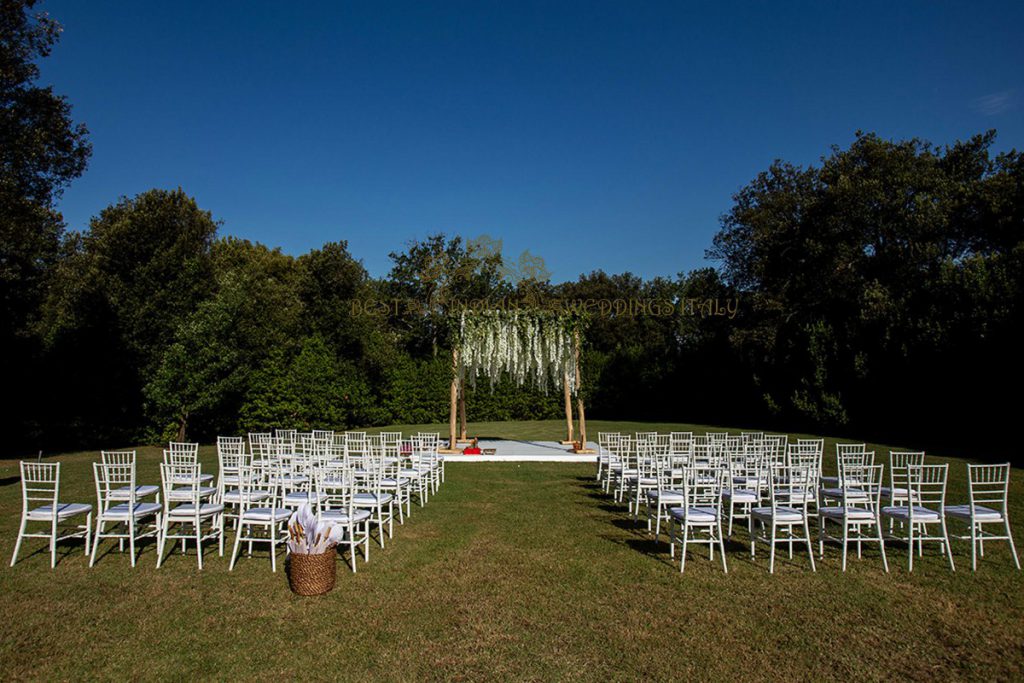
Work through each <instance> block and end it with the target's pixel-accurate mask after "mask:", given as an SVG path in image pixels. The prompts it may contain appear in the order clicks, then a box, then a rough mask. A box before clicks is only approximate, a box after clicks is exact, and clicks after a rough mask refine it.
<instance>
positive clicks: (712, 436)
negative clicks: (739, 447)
mask: <svg viewBox="0 0 1024 683" xmlns="http://www.w3.org/2000/svg"><path fill="white" fill-rule="evenodd" d="M706 436H707V439H708V443H712V444H714V443H725V440H726V439H727V438H729V432H708V433H707V434H706Z"/></svg>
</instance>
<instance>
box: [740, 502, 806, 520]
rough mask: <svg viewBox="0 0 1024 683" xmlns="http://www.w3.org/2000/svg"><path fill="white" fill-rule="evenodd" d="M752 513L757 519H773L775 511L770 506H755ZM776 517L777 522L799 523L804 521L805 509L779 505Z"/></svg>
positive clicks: (776, 509)
mask: <svg viewBox="0 0 1024 683" xmlns="http://www.w3.org/2000/svg"><path fill="white" fill-rule="evenodd" d="M751 514H752V515H754V517H756V518H757V519H762V520H766V521H771V520H772V518H773V511H772V508H770V507H763V508H754V509H753V510H751ZM774 519H775V521H776V522H784V523H790V522H795V523H799V522H802V521H804V511H803V510H798V509H796V508H791V507H785V506H779V507H777V508H775V510H774Z"/></svg>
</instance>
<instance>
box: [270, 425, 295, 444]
mask: <svg viewBox="0 0 1024 683" xmlns="http://www.w3.org/2000/svg"><path fill="white" fill-rule="evenodd" d="M297 434H298V430H297V429H275V430H274V438H276V439H280V440H281V441H283V442H285V443H287V444H289V445H292V446H294V445H295V444H296V443H297V442H298V437H297Z"/></svg>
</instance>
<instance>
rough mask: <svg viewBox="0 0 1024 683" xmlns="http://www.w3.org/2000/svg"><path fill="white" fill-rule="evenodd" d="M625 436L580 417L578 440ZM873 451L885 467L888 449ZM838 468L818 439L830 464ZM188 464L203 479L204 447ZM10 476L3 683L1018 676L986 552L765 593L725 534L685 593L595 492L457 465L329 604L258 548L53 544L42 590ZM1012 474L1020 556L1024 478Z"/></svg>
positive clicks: (995, 572) (504, 427)
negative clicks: (39, 682)
mask: <svg viewBox="0 0 1024 683" xmlns="http://www.w3.org/2000/svg"><path fill="white" fill-rule="evenodd" d="M418 427H419V426H413V427H409V426H406V427H403V429H405V430H406V431H409V430H411V429H416V428H418ZM640 427H641V425H639V424H637V423H610V422H597V421H595V422H593V423H591V424H590V425H589V431H590V433H591V435H592V436H596V434H597V432H598V431H599V430H604V429H613V430H634V429H638V428H640ZM642 427H643V428H644V429H651V430H654V429H658V430H668V429H670V428H671V429H690V428H692V429H694V431H698V432H699V431H703V429H704V428H703V427H699V426H691V425H668V424H644V425H642ZM434 428H435V429H443V428H442V426H440V425H437V426H434ZM560 429H561V426H560V425H559V423H557V422H536V423H506V424H501V423H490V424H474V425H471V431H472V432H473V433H474V434H477V435H480V436H503V437H508V438H548V439H556V438H560V436H561V432H560ZM877 450H878V454H879V457H880V458H881V459H882V460H885V459H886V458H887V455H888V447H886V446H878V447H877ZM834 452H835V449H834V446H832V442H831V440H830V441H829V442H828V443H826V462H828V461H829V459H830V458H829V457H828V455H829V454H831V453H834ZM939 455H941V454H939ZM96 458H98V453H94V452H86V453H69V454H66V455H61V456H58V458H57V459H59V460H60V461H61V462H63V463H65V465H64V472H63V477H64V486H63V490H64V493H63V495H62V496H61V498H62V500H64V501H80V502H91V503H93V504H94V505H95V494H94V488H93V482H92V474H91V469H90V468H91V465H90V463H91V462H93V461H94V460H95V459H96ZM159 458H160V451H159V449H158V448H153V447H147V448H143V449H140V455H139V459H140V460H139V462H140V474H139V479H140V481H152V482H158V481H159V477H158V468H157V463H158V461H159ZM201 461H202V462H203V463H204V465H205V467H206V469H207V470H210V471H212V470H213V469H215V467H216V458H215V455H214V452H213V449H212V448H210V447H204V448H203V449H202V451H201ZM950 462H951V472H950V478H951V482H950V493H949V497H950V499H951V500H953V501H961V500H964V499H965V497H966V489H965V485H966V481H965V477H966V474H965V468H964V465H963V461H960V460H950ZM17 467H18V465H17V461H13V460H3V461H0V559H2V560H3V567H2V569H0V606H2V612H0V613H2V614H3V617H4V618H3V620H2V623H0V671H2V672H3V674H4V677H5V678H7V679H27V678H32V679H40V678H43V679H124V678H131V679H186V678H204V679H210V678H215V679H242V678H259V679H270V678H282V677H288V678H294V677H303V678H312V679H318V680H319V679H333V680H339V679H340V680H349V679H368V678H369V679H373V680H377V679H385V680H398V679H401V680H424V679H426V680H440V679H445V680H448V679H454V680H472V681H476V680H504V679H518V680H523V679H526V680H637V679H640V678H646V679H651V680H670V679H673V680H685V679H690V678H698V677H699V678H702V679H710V680H726V679H728V680H744V681H745V680H768V679H771V680H782V679H789V680H829V679H832V680H844V681H851V680H886V681H894V680H905V679H913V680H958V679H959V680H965V679H970V680H1022V679H1024V591H1022V588H1024V574H1021V573H1019V572H1017V571H1016V570H1015V569H1014V568H1013V565H1012V561H1011V559H1010V556H1009V553H1008V551H1007V549H1006V546H1005V544H991V545H990V547H988V548H986V557H985V558H984V560H983V561H982V563H981V564H980V567H979V571H978V572H977V573H976V574H972V573H971V572H970V562H969V556H968V555H967V551H968V548H967V545H966V544H964V543H959V542H958V543H956V544H955V552H956V559H957V561H958V571H957V572H956V573H952V572H950V571H949V570H948V568H947V567H946V564H945V561H944V560H943V559H942V558H941V557H940V556H939V555H938V552H937V548H936V547H932V548H926V551H925V552H926V556H925V558H924V559H923V561H920V562H915V570H914V573H913V574H908V573H907V571H906V551H905V549H904V548H901V547H898V546H896V545H892V546H890V548H889V551H890V552H889V561H890V566H891V568H892V573H891V574H889V575H886V574H884V573H883V571H882V566H881V561H880V559H879V557H878V554H877V550H875V549H868V550H866V551H865V557H864V558H863V559H860V560H858V559H856V558H855V557H854V558H852V559H851V562H850V569H849V571H847V572H846V573H845V574H843V573H841V572H840V571H839V553H838V551H837V549H836V548H827V549H826V558H825V560H824V561H821V562H820V564H819V567H818V572H817V573H816V574H815V573H811V571H810V570H809V568H808V566H807V561H806V556H804V555H803V554H798V555H797V556H796V558H794V560H793V561H792V562H790V561H788V560H785V559H783V560H782V561H781V562H780V564H779V565H778V566H777V567H776V574H775V575H774V576H772V575H769V574H768V570H767V557H766V556H761V557H759V558H758V560H757V561H756V562H753V563H752V562H751V561H750V559H749V553H748V546H747V545H746V538H745V535H744V533H739V534H734V539H733V542H732V543H731V544H730V547H729V548H728V552H729V574H728V575H726V574H723V573H722V570H721V566H720V565H719V564H718V563H717V562H715V563H711V562H709V561H708V560H707V559H706V557H707V556H706V554H705V553H704V550H701V551H700V553H698V554H694V555H691V557H690V561H688V562H687V569H686V574H684V575H680V574H679V568H678V565H677V564H675V563H674V562H671V563H670V561H669V559H668V552H667V546H666V545H665V544H664V543H662V544H661V545H660V546H656V545H655V544H653V543H652V542H651V541H650V540H649V538H648V536H646V534H644V533H642V532H641V530H640V529H639V528H636V527H634V526H633V525H632V523H631V522H630V521H629V520H628V519H627V517H626V514H625V511H624V508H622V507H620V506H616V505H614V504H613V503H612V501H611V500H610V499H609V498H607V497H606V496H604V495H603V493H601V491H600V490H599V489H598V488H597V487H596V486H595V484H594V482H593V467H592V466H590V465H580V464H560V463H559V464H556V463H551V464H540V463H538V464H525V463H524V464H517V463H452V464H449V465H448V481H447V483H446V485H445V487H444V488H443V489H442V490H441V492H440V494H439V495H438V496H436V497H435V498H432V499H431V502H430V503H429V505H428V506H427V507H425V508H422V509H420V508H415V507H414V510H413V515H412V518H411V519H410V520H407V522H406V524H405V526H403V527H397V528H396V533H395V539H394V541H393V542H392V543H391V544H389V545H388V547H387V549H386V550H384V551H381V550H380V549H379V547H376V546H374V547H373V548H372V550H371V561H370V563H369V564H362V563H360V564H359V572H358V573H357V574H355V575H353V574H351V573H350V572H349V571H348V570H347V569H346V568H345V566H344V565H343V564H341V563H339V566H338V584H337V587H336V588H335V590H334V591H333V592H332V593H330V594H329V595H327V596H324V597H321V598H299V597H296V596H294V595H292V594H291V593H290V591H289V589H288V584H287V579H286V576H285V573H284V572H283V571H280V570H279V572H278V573H277V574H276V575H275V574H271V572H270V565H269V561H268V560H267V556H266V553H265V551H264V552H263V553H262V554H260V555H259V556H254V557H252V558H242V559H240V560H239V563H238V566H237V567H236V569H235V571H234V572H232V573H228V571H227V557H225V558H223V559H221V558H218V557H217V555H216V550H215V548H214V547H213V546H212V545H211V546H210V547H208V548H207V550H206V555H205V561H206V568H205V569H204V570H203V571H202V572H199V571H198V569H197V567H196V559H195V556H194V551H191V550H190V552H189V554H188V555H187V556H182V555H180V554H176V555H174V556H171V557H170V558H169V559H167V561H166V562H165V563H164V566H163V567H162V568H161V569H159V570H157V569H156V568H155V563H156V553H155V548H154V546H153V545H147V546H145V547H144V548H143V550H142V552H141V556H140V559H139V566H138V567H137V568H136V569H134V570H132V569H131V568H130V567H129V564H128V558H127V556H125V555H120V554H119V553H117V552H116V549H115V550H114V552H110V553H107V554H105V555H103V556H102V557H101V558H100V559H99V560H98V561H97V565H96V567H94V568H93V569H89V568H88V566H87V564H88V563H87V559H86V558H85V557H84V555H83V554H82V548H81V546H80V545H78V546H74V545H67V546H63V547H61V548H60V553H59V564H58V565H57V568H56V569H55V570H53V571H51V570H50V568H49V556H48V553H47V552H45V549H44V545H45V541H43V540H40V539H36V540H28V541H26V543H25V546H24V547H23V549H22V555H21V558H20V559H19V562H18V564H17V565H16V566H15V567H14V568H9V567H7V563H8V562H9V561H10V554H11V552H12V550H13V545H14V539H15V534H16V532H17V524H18V518H19V514H20V505H21V503H20V495H21V493H20V486H19V484H18V477H17ZM1012 476H1013V481H1012V482H1011V499H1012V502H1013V508H1012V511H1011V517H1012V518H1013V519H1014V520H1015V522H1016V524H1017V526H1018V528H1017V537H1018V539H1021V540H1024V537H1022V536H1021V532H1022V531H1024V527H1021V525H1024V472H1021V471H1019V470H1014V472H1013V475H1012ZM229 538H230V537H229ZM114 545H115V544H114V542H113V541H106V543H105V545H104V546H101V552H102V550H103V549H111V548H114ZM1018 545H1019V546H1022V545H1024V544H1022V543H1020V542H1018ZM781 557H782V558H785V554H782V555H781Z"/></svg>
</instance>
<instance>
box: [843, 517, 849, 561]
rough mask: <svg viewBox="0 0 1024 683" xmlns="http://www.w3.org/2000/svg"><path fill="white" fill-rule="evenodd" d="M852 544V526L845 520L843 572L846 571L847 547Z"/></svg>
mask: <svg viewBox="0 0 1024 683" xmlns="http://www.w3.org/2000/svg"><path fill="white" fill-rule="evenodd" d="M849 542H850V525H849V523H848V522H847V521H846V520H845V519H844V520H843V571H844V572H845V571H846V546H847V545H849Z"/></svg>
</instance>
